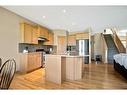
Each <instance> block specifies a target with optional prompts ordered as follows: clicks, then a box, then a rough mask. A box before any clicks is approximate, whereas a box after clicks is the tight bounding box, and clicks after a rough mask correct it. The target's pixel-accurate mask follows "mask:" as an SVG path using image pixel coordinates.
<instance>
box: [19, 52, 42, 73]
mask: <svg viewBox="0 0 127 95" xmlns="http://www.w3.org/2000/svg"><path fill="white" fill-rule="evenodd" d="M41 62H42V54H41V52H31V53H21V54H20V72H23V73H27V72H30V71H33V70H35V69H37V68H40V67H41V65H42V63H41Z"/></svg>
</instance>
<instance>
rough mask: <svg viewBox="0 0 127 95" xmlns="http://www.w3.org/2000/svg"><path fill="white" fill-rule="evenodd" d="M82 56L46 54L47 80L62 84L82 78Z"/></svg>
mask: <svg viewBox="0 0 127 95" xmlns="http://www.w3.org/2000/svg"><path fill="white" fill-rule="evenodd" d="M82 64H83V57H82V56H69V55H45V73H46V80H47V81H51V82H54V83H58V84H61V83H62V82H63V81H66V80H78V79H81V78H82Z"/></svg>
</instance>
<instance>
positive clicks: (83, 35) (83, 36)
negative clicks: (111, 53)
mask: <svg viewBox="0 0 127 95" xmlns="http://www.w3.org/2000/svg"><path fill="white" fill-rule="evenodd" d="M82 39H89V32H83V33H76V40H82Z"/></svg>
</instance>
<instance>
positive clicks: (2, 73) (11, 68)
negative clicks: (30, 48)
mask: <svg viewBox="0 0 127 95" xmlns="http://www.w3.org/2000/svg"><path fill="white" fill-rule="evenodd" d="M15 71H16V62H15V60H14V59H12V60H7V61H6V62H5V63H4V64H3V65H2V67H1V69H0V89H8V88H9V86H10V84H11V82H12V79H13V77H14V74H15Z"/></svg>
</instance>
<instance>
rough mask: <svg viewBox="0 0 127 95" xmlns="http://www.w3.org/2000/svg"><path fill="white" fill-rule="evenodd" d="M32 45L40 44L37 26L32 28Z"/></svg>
mask: <svg viewBox="0 0 127 95" xmlns="http://www.w3.org/2000/svg"><path fill="white" fill-rule="evenodd" d="M31 35H32V43H33V44H38V35H39V33H38V31H37V27H36V26H33V28H32V34H31Z"/></svg>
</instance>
